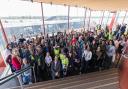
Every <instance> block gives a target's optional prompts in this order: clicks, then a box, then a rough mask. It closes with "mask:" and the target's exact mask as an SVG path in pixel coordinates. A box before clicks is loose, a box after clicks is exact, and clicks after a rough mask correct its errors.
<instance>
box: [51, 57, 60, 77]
mask: <svg viewBox="0 0 128 89" xmlns="http://www.w3.org/2000/svg"><path fill="white" fill-rule="evenodd" d="M60 70H61V63H60V61H59V60H58V57H57V56H55V59H54V61H52V63H51V76H52V79H55V78H56V77H57V78H58V77H60Z"/></svg>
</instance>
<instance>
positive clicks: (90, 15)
mask: <svg viewBox="0 0 128 89" xmlns="http://www.w3.org/2000/svg"><path fill="white" fill-rule="evenodd" d="M91 13H92V11H91V9H90V16H89V22H88V30H90V21H91Z"/></svg>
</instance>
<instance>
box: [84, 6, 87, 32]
mask: <svg viewBox="0 0 128 89" xmlns="http://www.w3.org/2000/svg"><path fill="white" fill-rule="evenodd" d="M84 10H85V12H84V31H85V25H86V13H87V8H84Z"/></svg>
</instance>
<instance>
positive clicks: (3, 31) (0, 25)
mask: <svg viewBox="0 0 128 89" xmlns="http://www.w3.org/2000/svg"><path fill="white" fill-rule="evenodd" d="M0 29H1V31H2V34H3V37H4V40H5V43H6V45H7V44H8V39H7V35H6V33H5V30H4V27H3V24H2V21H1V19H0Z"/></svg>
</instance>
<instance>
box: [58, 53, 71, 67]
mask: <svg viewBox="0 0 128 89" xmlns="http://www.w3.org/2000/svg"><path fill="white" fill-rule="evenodd" d="M60 60H61V63H62V65H65V66H68V64H69V61H68V58H67V57H66V56H65V55H63V54H60Z"/></svg>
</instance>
